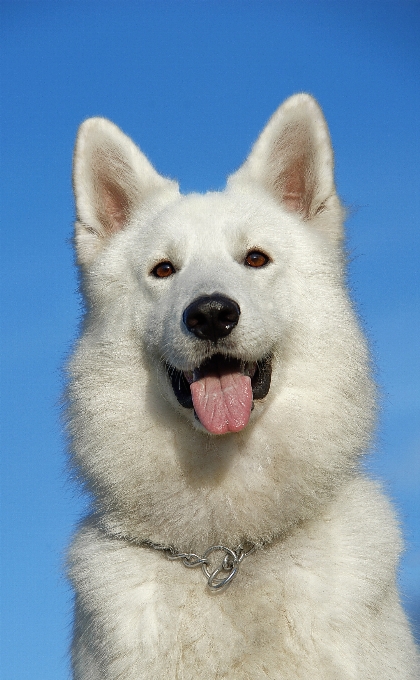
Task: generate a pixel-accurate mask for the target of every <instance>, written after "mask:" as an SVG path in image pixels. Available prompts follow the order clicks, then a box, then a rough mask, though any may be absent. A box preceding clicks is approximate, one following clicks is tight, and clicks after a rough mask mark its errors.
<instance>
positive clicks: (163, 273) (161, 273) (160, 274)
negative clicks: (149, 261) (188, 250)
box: [152, 262, 175, 279]
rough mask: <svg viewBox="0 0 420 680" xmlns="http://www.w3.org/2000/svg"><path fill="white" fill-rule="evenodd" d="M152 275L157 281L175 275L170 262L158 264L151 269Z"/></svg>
mask: <svg viewBox="0 0 420 680" xmlns="http://www.w3.org/2000/svg"><path fill="white" fill-rule="evenodd" d="M152 274H153V276H156V277H157V278H158V279H166V278H167V277H168V276H171V275H172V274H175V268H174V266H173V264H172V262H159V264H157V265H156V267H154V268H153V269H152Z"/></svg>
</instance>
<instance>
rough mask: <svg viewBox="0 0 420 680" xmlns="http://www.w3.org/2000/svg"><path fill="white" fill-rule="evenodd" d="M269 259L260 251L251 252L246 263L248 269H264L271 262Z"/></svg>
mask: <svg viewBox="0 0 420 680" xmlns="http://www.w3.org/2000/svg"><path fill="white" fill-rule="evenodd" d="M269 261H270V260H269V258H268V256H267V255H265V254H264V253H260V251H259V250H250V251H249V253H248V255H247V256H246V258H245V263H244V264H247V265H248V267H264V265H266V264H267V263H268V262H269Z"/></svg>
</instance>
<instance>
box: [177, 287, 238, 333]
mask: <svg viewBox="0 0 420 680" xmlns="http://www.w3.org/2000/svg"><path fill="white" fill-rule="evenodd" d="M240 313H241V311H240V308H239V305H238V304H237V302H235V301H234V300H232V299H231V298H228V297H226V296H224V295H221V294H220V293H214V294H213V295H203V296H201V297H199V298H197V299H196V300H194V301H193V302H192V303H191V304H190V305H188V307H187V308H186V309H185V310H184V313H183V317H182V318H183V322H184V324H185V326H186V328H187V329H188V330H189V331H190V332H191V333H194V335H195V336H196V337H198V338H200V339H201V340H211V341H212V342H217V340H219V339H220V338H223V337H226V336H227V335H229V333H231V332H232V330H233V329H234V328H235V326H236V325H237V323H238V320H239V315H240Z"/></svg>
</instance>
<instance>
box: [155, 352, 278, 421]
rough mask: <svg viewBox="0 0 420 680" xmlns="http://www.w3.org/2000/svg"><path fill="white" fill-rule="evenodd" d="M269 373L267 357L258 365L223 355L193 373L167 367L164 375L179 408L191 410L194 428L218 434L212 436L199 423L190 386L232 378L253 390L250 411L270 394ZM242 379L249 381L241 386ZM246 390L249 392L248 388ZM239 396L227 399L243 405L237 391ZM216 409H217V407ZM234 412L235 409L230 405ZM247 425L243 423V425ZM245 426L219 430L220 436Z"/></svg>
mask: <svg viewBox="0 0 420 680" xmlns="http://www.w3.org/2000/svg"><path fill="white" fill-rule="evenodd" d="M271 370H272V357H271V355H267V356H264V357H262V358H261V359H259V360H257V361H244V360H242V359H237V358H235V357H232V356H226V355H223V354H218V353H217V354H214V355H213V356H212V357H210V358H209V359H206V360H205V361H204V362H203V363H202V364H200V365H199V366H197V367H195V368H194V369H193V370H189V371H182V370H179V369H178V368H176V367H175V366H172V365H171V364H169V363H166V371H167V373H168V376H169V379H170V383H171V385H172V390H173V393H174V395H175V397H176V399H177V400H178V402H179V404H180V405H181V406H182V407H183V408H185V409H193V410H194V416H195V420H196V425H197V428H198V429H199V430H203V431H206V432H209V433H210V434H212V433H213V434H217V432H212V430H211V429H209V428H208V427H207V426H206V425H205V424H203V423H201V418H200V415H199V414H198V413H197V410H199V409H196V408H195V406H196V404H195V403H194V395H193V393H194V392H195V390H194V387H193V388H192V387H191V386H192V385H193V383H195V382H198V381H200V382H201V383H203V382H205V381H206V379H207V378H213V380H214V378H215V376H216V380H217V379H221V380H223V379H226V380H228V381H229V379H230V376H235V377H236V380H238V377H239V380H238V382H239V384H240V385H241V384H242V383H243V384H245V385H246V386H249V381H250V386H251V389H252V396H251V395H250V394H248V395H247V398H248V400H251V402H249V404H250V410H252V409H253V408H254V401H256V400H260V399H264V397H266V396H267V394H268V392H269V390H270V384H271ZM241 376H245V377H248V378H249V380H248V381H246V380H245V381H242V382H241ZM248 389H249V388H248ZM237 391H238V392H239V394H237V395H236V396H235V397H232V395H230V396H229V399H230V401H232V399H233V401H234V399H235V398H236V399H237V401H238V403H239V402H241V401H242V396H241V393H240V387H239V388H238V390H237ZM216 408H217V405H216ZM233 408H234V405H233ZM245 424H246V423H245ZM244 426H245V425H242V426H238V427H237V429H234V430H231V429H230V428H228V430H226V429H222V431H220V434H224V433H225V432H226V431H238V430H240V429H242V428H243V427H244Z"/></svg>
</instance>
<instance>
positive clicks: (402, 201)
mask: <svg viewBox="0 0 420 680" xmlns="http://www.w3.org/2000/svg"><path fill="white" fill-rule="evenodd" d="M0 12H1V44H2V56H1V102H2V103H1V185H0V186H1V193H2V198H1V225H2V236H1V238H2V246H1V289H0V290H1V296H0V298H1V305H2V359H3V361H2V383H1V386H2V405H3V408H2V420H3V423H2V485H3V490H2V514H3V519H2V529H3V535H2V624H3V636H2V637H3V644H4V651H3V670H2V677H3V679H4V680H12V679H13V680H29V679H30V680H34V679H38V678H39V679H40V680H41V678H42V680H65V679H66V678H68V677H69V668H68V660H67V648H68V640H69V632H70V625H71V615H70V603H71V594H70V592H69V590H68V587H67V585H66V582H65V580H64V578H63V575H62V572H63V568H62V567H63V562H64V551H65V546H66V544H67V543H68V540H69V536H70V533H71V531H72V527H73V526H74V524H75V522H76V521H77V519H78V517H79V516H80V513H81V511H82V508H83V499H82V498H81V497H80V495H79V494H78V491H77V490H76V489H75V488H74V487H72V486H71V484H70V483H69V482H68V481H67V477H66V472H65V453H64V442H63V437H62V433H61V428H60V423H59V411H60V394H61V391H62V376H61V366H62V364H63V360H64V359H65V357H66V354H67V353H68V351H69V348H70V347H71V344H72V342H73V340H74V338H75V334H76V328H77V324H78V321H79V317H80V305H79V300H78V297H77V293H76V291H77V278H76V274H75V271H74V267H73V255H72V250H71V244H70V238H71V234H72V221H73V217H74V207H73V199H72V194H71V156H72V148H73V143H74V137H75V134H76V130H77V127H78V125H79V123H80V122H81V121H82V120H83V119H85V118H87V117H89V116H92V115H102V116H106V117H108V118H110V119H112V120H113V121H114V122H116V123H117V124H118V125H119V126H120V127H121V128H122V129H123V130H124V131H125V132H127V133H128V134H129V135H130V136H131V137H133V138H134V139H135V141H136V142H137V143H138V144H139V145H140V147H141V148H142V150H143V151H144V152H145V153H146V154H147V155H148V156H149V158H150V159H151V161H152V162H153V164H154V165H155V166H156V168H157V169H158V170H159V172H161V173H163V174H165V175H168V176H171V177H176V178H178V179H179V180H180V183H181V188H182V190H184V191H189V190H198V191H204V190H206V189H214V188H219V187H221V186H223V183H224V179H225V177H226V175H227V174H228V173H230V172H232V171H233V170H234V169H236V168H237V167H238V166H239V165H240V164H241V162H242V161H243V160H244V158H245V157H246V155H247V153H248V151H249V149H250V146H251V144H252V143H253V141H254V140H255V138H256V136H257V134H258V133H259V131H260V130H261V129H262V127H263V126H264V124H265V122H266V121H267V119H268V117H269V116H270V115H271V113H272V112H273V111H274V110H275V109H276V107H277V106H278V105H279V104H280V103H281V101H282V100H283V99H284V98H286V97H287V96H289V95H290V94H293V93H294V92H298V91H308V92H311V93H312V94H313V95H315V96H316V97H317V99H318V100H319V102H320V103H321V105H322V107H323V109H324V111H325V114H326V117H327V119H328V122H329V125H330V129H331V134H332V138H333V143H334V147H335V152H336V168H337V183H338V188H339V192H340V194H341V196H342V198H343V200H344V202H345V203H346V205H347V206H348V207H349V214H350V217H349V220H348V225H347V228H348V249H349V256H350V283H351V286H352V289H353V294H354V297H355V299H356V302H357V306H358V309H359V311H360V314H361V316H362V319H363V323H364V325H365V328H366V330H367V333H368V335H369V338H370V340H371V345H372V350H373V355H374V361H375V364H376V366H377V377H378V382H379V385H380V388H381V394H382V411H381V421H380V427H379V432H378V442H377V446H376V450H375V452H374V455H373V456H372V458H371V461H370V462H369V467H370V469H371V470H372V474H374V475H375V476H376V477H380V478H381V479H382V480H383V481H384V484H385V486H386V488H387V489H388V490H389V492H390V494H391V496H392V497H393V498H394V500H395V502H396V504H397V506H398V508H399V511H400V516H401V520H402V523H403V526H404V532H405V536H406V539H407V544H408V550H407V552H406V554H405V556H404V560H403V564H402V570H401V584H402V588H403V592H404V601H405V604H406V607H407V609H408V611H409V612H410V614H411V616H412V617H413V618H414V619H416V620H417V626H418V627H420V512H419V488H420V461H419V458H420V457H419V450H420V413H419V411H420V409H419V382H420V380H419V378H420V365H419V352H418V338H419V337H420V314H419V301H420V286H419V278H420V277H419V267H420V265H419V261H420V253H419V245H420V236H419V223H420V219H419V218H420V192H419V189H420V171H419V166H420V163H419V158H420V133H419V123H420V121H419V111H420V75H419V74H420V41H419V40H418V35H419V31H420V3H419V2H418V1H415V0H412V1H408V2H407V1H404V0H399V1H397V0H395V1H394V2H387V1H386V0H383V1H380V0H378V1H372V0H364V1H363V2H359V1H358V0H352V1H351V2H348V1H346V0H332V1H324V0H319V1H317V2H314V0H308V1H303V0H287V1H286V0H285V1H281V0H279V1H277V2H276V1H270V2H265V1H264V0H260V1H258V2H257V1H254V2H247V1H242V0H236V1H234V2H233V1H231V0H223V1H217V2H216V1H208V2H206V1H204V2H203V1H200V0H195V1H185V2H184V1H182V0H180V1H176V0H173V1H169V0H167V1H166V2H160V1H159V0H154V1H149V2H142V1H141V0H140V1H136V2H124V1H123V0H120V1H119V2H107V1H106V0H101V2H90V1H86V2H78V1H77V0H76V1H72V2H69V1H63V0H55V1H54V2H53V1H51V2H38V1H35V0H33V1H32V2H19V1H15V2H4V1H2V2H1V3H0ZM23 650H24V651H23Z"/></svg>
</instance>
